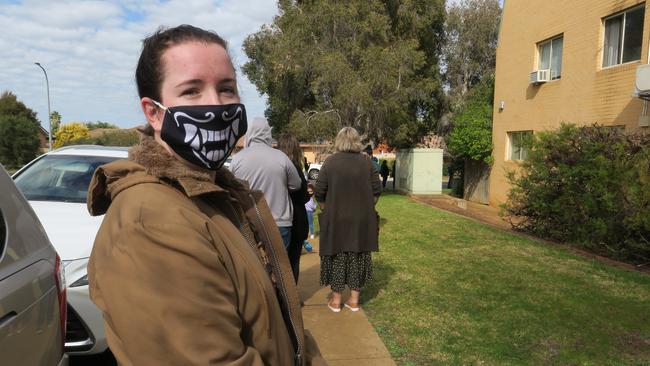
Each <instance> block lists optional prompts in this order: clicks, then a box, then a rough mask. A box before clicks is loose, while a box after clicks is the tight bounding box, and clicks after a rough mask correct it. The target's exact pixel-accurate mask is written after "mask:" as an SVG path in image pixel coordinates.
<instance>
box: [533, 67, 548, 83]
mask: <svg viewBox="0 0 650 366" xmlns="http://www.w3.org/2000/svg"><path fill="white" fill-rule="evenodd" d="M549 80H551V70H550V69H543V70H535V71H533V72H531V73H530V83H531V84H541V83H545V82H547V81H549Z"/></svg>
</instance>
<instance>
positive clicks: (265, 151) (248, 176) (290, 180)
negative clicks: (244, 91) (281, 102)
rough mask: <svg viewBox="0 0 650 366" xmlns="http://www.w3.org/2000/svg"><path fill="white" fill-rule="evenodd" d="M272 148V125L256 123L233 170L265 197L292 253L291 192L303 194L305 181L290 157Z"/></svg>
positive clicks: (260, 120)
mask: <svg viewBox="0 0 650 366" xmlns="http://www.w3.org/2000/svg"><path fill="white" fill-rule="evenodd" d="M271 144H272V138H271V127H270V126H269V123H268V122H267V121H266V119H265V118H255V119H253V121H252V122H251V124H250V126H249V127H248V132H247V133H246V142H245V144H244V145H245V147H244V149H243V150H242V151H240V152H239V153H237V155H235V156H234V157H233V158H232V162H231V163H230V170H231V171H232V172H233V174H235V177H237V178H239V179H243V180H245V181H247V182H248V184H249V185H250V187H251V189H256V190H260V191H262V193H264V197H265V198H266V201H267V202H268V203H269V206H270V207H271V212H272V213H273V218H274V219H275V223H276V224H277V225H278V228H279V229H280V234H281V235H282V241H283V242H284V247H285V248H286V249H287V250H288V249H289V244H290V243H291V225H292V223H293V205H292V204H291V198H289V192H290V191H296V190H299V189H300V187H301V185H302V181H301V180H300V175H299V174H298V172H296V168H295V166H294V164H293V163H292V162H291V160H290V159H289V158H288V157H287V155H285V154H284V153H283V152H282V151H280V150H276V149H274V148H273V147H271Z"/></svg>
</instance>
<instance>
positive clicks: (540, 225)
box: [503, 124, 650, 262]
mask: <svg viewBox="0 0 650 366" xmlns="http://www.w3.org/2000/svg"><path fill="white" fill-rule="evenodd" d="M508 180H509V181H510V183H511V184H512V189H511V191H510V193H509V195H508V201H507V203H506V204H505V205H504V206H503V213H504V215H505V216H507V217H508V218H509V219H510V221H511V223H512V224H513V227H515V228H516V229H519V230H523V231H526V232H529V233H532V234H534V235H538V236H541V237H544V238H550V239H554V240H559V241H563V242H569V243H575V244H577V245H580V246H582V247H585V248H588V249H590V250H592V251H594V252H596V253H598V254H602V255H607V256H611V257H614V258H620V259H627V260H631V261H643V262H648V261H650V242H649V240H650V219H649V218H650V135H648V134H646V133H642V132H637V133H634V134H625V133H624V132H623V131H621V130H619V129H615V128H609V127H603V126H597V125H594V126H591V127H576V126H575V125H571V124H563V125H562V126H561V127H560V128H559V129H558V130H557V131H550V132H540V133H538V134H536V136H535V138H534V141H533V142H532V147H531V150H530V151H529V154H528V160H526V161H524V162H523V163H522V165H521V169H520V171H519V173H515V172H509V173H508Z"/></svg>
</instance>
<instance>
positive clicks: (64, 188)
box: [14, 155, 118, 203]
mask: <svg viewBox="0 0 650 366" xmlns="http://www.w3.org/2000/svg"><path fill="white" fill-rule="evenodd" d="M117 159H118V158H114V157H106V156H72V155H47V156H44V157H43V158H41V159H39V160H38V161H36V162H34V163H33V164H32V165H30V166H29V167H27V168H26V169H25V170H23V171H22V172H21V173H20V174H19V175H18V176H17V177H15V178H14V180H15V182H16V186H18V188H19V189H20V190H21V191H22V192H23V194H24V195H25V197H26V198H27V199H28V200H32V201H58V202H78V203H85V202H86V194H87V192H88V185H89V184H90V180H91V178H92V176H93V173H94V172H95V169H97V167H98V166H100V165H103V164H106V163H109V162H111V161H114V160H117Z"/></svg>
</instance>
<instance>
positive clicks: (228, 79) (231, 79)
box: [219, 78, 237, 83]
mask: <svg viewBox="0 0 650 366" xmlns="http://www.w3.org/2000/svg"><path fill="white" fill-rule="evenodd" d="M219 82H220V83H236V82H237V79H235V78H224V79H221V80H219Z"/></svg>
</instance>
